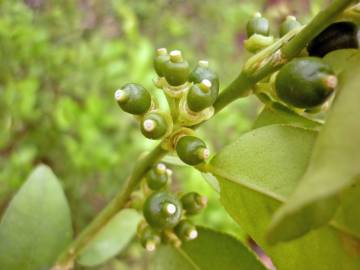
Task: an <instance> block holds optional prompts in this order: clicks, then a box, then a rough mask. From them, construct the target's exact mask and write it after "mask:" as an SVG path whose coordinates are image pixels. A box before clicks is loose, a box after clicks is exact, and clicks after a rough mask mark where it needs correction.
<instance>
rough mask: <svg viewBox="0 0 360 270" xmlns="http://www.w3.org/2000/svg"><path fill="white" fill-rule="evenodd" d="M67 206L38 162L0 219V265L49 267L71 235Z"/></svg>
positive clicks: (31, 269)
mask: <svg viewBox="0 0 360 270" xmlns="http://www.w3.org/2000/svg"><path fill="white" fill-rule="evenodd" d="M70 219H71V218H70V210H69V207H68V204H67V201H66V198H65V195H64V193H63V190H62V188H61V185H60V184H59V182H58V180H57V178H56V176H55V175H54V174H53V172H52V171H51V169H50V168H48V167H46V166H44V165H40V166H38V167H37V168H36V169H35V170H34V171H33V172H32V173H31V175H30V176H29V178H28V179H27V181H26V182H25V183H24V185H23V186H22V187H21V189H20V190H19V191H18V193H17V194H16V195H15V196H14V198H13V199H12V201H11V203H10V205H9V207H8V209H7V210H6V212H5V214H4V216H3V218H2V220H1V223H0V269H4V270H5V269H6V270H38V269H49V268H50V266H51V265H52V264H53V263H54V261H55V259H56V257H57V256H58V255H59V253H60V252H61V251H62V250H63V249H64V248H65V247H66V246H67V245H68V244H69V242H70V241H71V238H72V227H71V220H70Z"/></svg>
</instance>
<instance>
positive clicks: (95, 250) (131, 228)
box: [78, 209, 141, 266]
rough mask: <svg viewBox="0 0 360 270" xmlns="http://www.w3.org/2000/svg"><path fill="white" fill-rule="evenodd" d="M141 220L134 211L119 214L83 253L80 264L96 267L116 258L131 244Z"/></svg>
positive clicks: (79, 260) (128, 210)
mask: <svg viewBox="0 0 360 270" xmlns="http://www.w3.org/2000/svg"><path fill="white" fill-rule="evenodd" d="M140 219H141V215H140V214H138V213H137V212H136V211H135V210H133V209H125V210H122V211H121V212H119V213H118V214H117V215H116V216H115V217H113V218H112V219H111V220H110V221H109V223H108V224H107V225H106V226H105V227H104V228H103V229H102V230H101V231H100V232H99V233H98V234H97V235H96V236H95V238H94V239H93V240H92V241H91V242H90V243H89V245H88V246H87V247H86V248H85V249H84V250H83V251H82V252H81V254H80V256H79V258H78V263H79V264H81V265H83V266H95V265H99V264H101V263H103V262H105V261H107V260H108V259H110V258H112V257H114V256H115V255H116V254H118V253H119V252H121V250H122V249H124V248H125V247H126V245H127V244H129V242H130V240H131V239H132V238H133V236H134V235H135V233H136V228H137V224H138V223H139V221H140Z"/></svg>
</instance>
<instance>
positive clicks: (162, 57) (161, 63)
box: [154, 48, 170, 77]
mask: <svg viewBox="0 0 360 270" xmlns="http://www.w3.org/2000/svg"><path fill="white" fill-rule="evenodd" d="M169 59H170V56H169V54H168V52H167V50H166V49H165V48H160V49H157V50H156V56H155V58H154V69H155V71H156V73H157V75H158V76H159V77H163V76H164V70H165V63H166V62H167V61H169Z"/></svg>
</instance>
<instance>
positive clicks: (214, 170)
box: [207, 164, 360, 241]
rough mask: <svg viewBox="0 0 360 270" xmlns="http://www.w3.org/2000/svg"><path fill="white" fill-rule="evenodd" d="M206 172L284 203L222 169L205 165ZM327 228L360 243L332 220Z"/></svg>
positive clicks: (358, 239) (271, 194) (282, 200)
mask: <svg viewBox="0 0 360 270" xmlns="http://www.w3.org/2000/svg"><path fill="white" fill-rule="evenodd" d="M207 170H208V172H209V173H211V174H213V175H214V176H215V177H221V178H224V179H226V180H229V181H231V182H233V183H235V184H238V185H241V186H242V187H244V188H246V189H248V190H251V191H253V192H256V193H260V194H262V195H265V196H267V197H269V198H270V199H273V200H275V201H277V202H279V203H284V202H285V201H286V198H285V197H284V196H281V195H278V194H276V193H274V192H269V191H267V190H265V189H263V188H260V187H259V186H257V185H251V184H249V183H245V182H243V181H238V178H236V177H233V176H232V175H231V174H228V173H226V172H224V171H223V170H222V169H219V168H216V167H214V166H212V165H211V164H208V165H207ZM328 226H329V227H332V228H333V229H334V230H336V231H339V232H341V233H343V234H347V235H350V236H351V237H353V238H355V240H357V241H360V237H359V235H357V234H355V233H353V232H351V231H349V230H344V229H343V228H342V227H341V226H340V225H338V224H337V223H336V222H335V221H334V220H332V221H331V222H329V223H328Z"/></svg>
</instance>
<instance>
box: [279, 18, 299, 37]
mask: <svg viewBox="0 0 360 270" xmlns="http://www.w3.org/2000/svg"><path fill="white" fill-rule="evenodd" d="M299 27H301V23H300V22H299V21H298V20H297V19H296V17H294V16H287V17H286V20H285V21H283V23H282V24H281V25H280V30H279V32H280V37H283V36H285V35H286V34H287V33H289V32H290V31H292V30H294V29H296V28H299Z"/></svg>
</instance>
